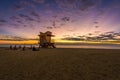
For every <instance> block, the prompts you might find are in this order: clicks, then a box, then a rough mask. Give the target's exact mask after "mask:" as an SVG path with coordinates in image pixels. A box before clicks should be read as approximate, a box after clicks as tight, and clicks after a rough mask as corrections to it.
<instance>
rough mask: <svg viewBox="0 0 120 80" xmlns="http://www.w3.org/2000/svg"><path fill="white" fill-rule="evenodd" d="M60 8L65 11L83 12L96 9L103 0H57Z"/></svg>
mask: <svg viewBox="0 0 120 80" xmlns="http://www.w3.org/2000/svg"><path fill="white" fill-rule="evenodd" d="M55 1H56V3H57V5H58V7H59V8H61V9H65V10H71V9H78V10H81V11H85V10H88V9H90V8H93V7H95V6H96V5H97V4H98V3H99V2H100V1H101V0H55Z"/></svg>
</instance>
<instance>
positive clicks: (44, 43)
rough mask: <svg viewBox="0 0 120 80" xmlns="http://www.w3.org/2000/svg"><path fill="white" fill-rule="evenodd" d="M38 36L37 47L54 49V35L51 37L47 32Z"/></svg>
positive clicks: (50, 33)
mask: <svg viewBox="0 0 120 80" xmlns="http://www.w3.org/2000/svg"><path fill="white" fill-rule="evenodd" d="M38 36H39V47H42V48H49V47H52V48H56V47H55V44H54V42H53V41H52V39H51V38H52V37H54V35H52V32H50V31H47V32H45V33H43V32H40V34H39V35H38Z"/></svg>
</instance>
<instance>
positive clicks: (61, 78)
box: [0, 48, 120, 80]
mask: <svg viewBox="0 0 120 80" xmlns="http://www.w3.org/2000/svg"><path fill="white" fill-rule="evenodd" d="M0 80H120V50H103V49H40V51H31V50H26V51H22V50H8V49H5V48H0Z"/></svg>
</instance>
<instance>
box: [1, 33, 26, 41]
mask: <svg viewBox="0 0 120 80" xmlns="http://www.w3.org/2000/svg"><path fill="white" fill-rule="evenodd" d="M0 40H18V41H21V40H25V39H24V38H22V37H18V36H11V35H3V34H0Z"/></svg>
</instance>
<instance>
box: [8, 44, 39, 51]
mask: <svg viewBox="0 0 120 80" xmlns="http://www.w3.org/2000/svg"><path fill="white" fill-rule="evenodd" d="M26 49H27V48H26V46H25V45H24V46H23V47H22V46H21V45H19V46H16V45H10V50H22V51H25V50H26ZM28 49H31V50H32V51H39V48H36V47H35V46H32V45H31V47H29V48H28Z"/></svg>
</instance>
